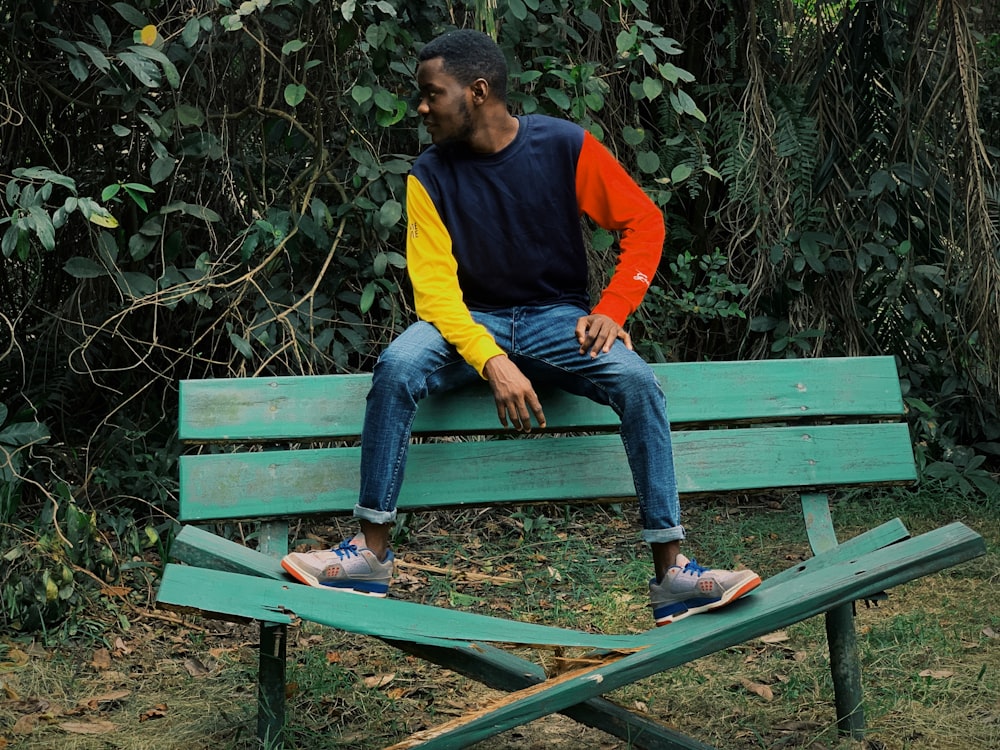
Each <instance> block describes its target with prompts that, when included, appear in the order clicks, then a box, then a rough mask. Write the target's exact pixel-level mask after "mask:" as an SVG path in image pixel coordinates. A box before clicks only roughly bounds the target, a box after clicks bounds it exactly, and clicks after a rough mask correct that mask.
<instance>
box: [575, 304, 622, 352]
mask: <svg viewBox="0 0 1000 750" xmlns="http://www.w3.org/2000/svg"><path fill="white" fill-rule="evenodd" d="M616 339H621V340H622V341H623V342H625V346H626V347H628V349H629V350H631V349H632V337H631V336H629V335H628V332H627V331H626V330H625V329H624V328H622V327H621V326H620V325H618V324H617V323H616V322H615V321H613V320H612V319H611V318H609V317H608V316H607V315H600V314H594V313H591V314H590V315H584V316H583V317H582V318H580V319H579V320H578V321H577V322H576V340H577V341H578V342H579V343H580V354H588V353H589V354H590V356H591V358H592V359H593V358H596V357H597V356H598V355H599V354H607V353H608V352H610V351H611V346H612V345H613V344H614V343H615V340H616Z"/></svg>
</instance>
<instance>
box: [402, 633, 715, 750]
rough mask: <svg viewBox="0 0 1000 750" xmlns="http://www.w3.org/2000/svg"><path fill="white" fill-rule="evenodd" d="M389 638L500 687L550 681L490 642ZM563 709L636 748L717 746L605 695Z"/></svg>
mask: <svg viewBox="0 0 1000 750" xmlns="http://www.w3.org/2000/svg"><path fill="white" fill-rule="evenodd" d="M386 642H387V643H389V644H390V645H392V646H395V647H396V648H398V649H400V650H401V651H405V652H406V653H408V654H411V655H413V656H417V657H419V658H421V659H424V660H426V661H430V662H433V663H435V664H438V665H439V666H442V667H444V668H446V669H450V670H452V671H453V672H458V673H459V674H462V675H464V676H466V677H470V678H472V679H474V680H477V681H478V682H482V683H483V684H484V685H487V686H488V687H492V688H494V689H496V690H506V691H513V690H521V689H523V688H526V687H530V686H532V685H537V684H539V683H541V682H544V681H545V678H546V676H545V672H544V670H543V669H542V668H541V667H540V666H538V665H537V664H535V663H534V662H530V661H527V660H526V659H522V658H520V657H518V656H514V655H513V654H511V653H509V652H507V651H504V650H502V649H498V648H495V647H494V646H491V645H489V644H488V643H474V644H472V645H471V646H459V647H456V648H443V647H441V646H427V645H424V644H417V643H409V642H407V641H392V640H388V639H386ZM560 713H562V714H564V715H565V716H568V717H569V718H571V719H573V720H575V721H577V722H579V723H581V724H583V725H585V726H588V727H593V728H594V729H600V730H601V731H604V732H607V733H608V734H611V735H613V736H615V737H619V738H620V739H622V740H625V742H627V743H628V745H627V746H628V747H629V748H633V749H634V750H715V749H714V748H713V747H712V746H711V745H706V744H705V743H704V742H700V741H699V740H696V739H694V738H692V737H688V736H686V735H683V734H681V733H680V732H677V731H675V730H673V729H671V728H670V727H667V726H665V725H663V724H660V723H659V722H657V721H654V720H653V719H650V718H649V717H648V716H645V715H643V714H639V713H636V712H635V711H630V710H629V709H627V708H624V707H623V706H619V705H618V704H617V703H613V702H611V701H609V700H606V699H604V698H591V699H589V700H586V701H584V702H583V703H580V704H577V705H575V706H570V707H568V708H565V709H563V710H562V711H560Z"/></svg>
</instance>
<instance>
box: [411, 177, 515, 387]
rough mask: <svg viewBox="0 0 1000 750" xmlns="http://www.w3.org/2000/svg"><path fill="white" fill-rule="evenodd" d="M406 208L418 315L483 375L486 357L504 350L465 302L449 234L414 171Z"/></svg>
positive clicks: (491, 356)
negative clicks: (471, 312) (470, 311)
mask: <svg viewBox="0 0 1000 750" xmlns="http://www.w3.org/2000/svg"><path fill="white" fill-rule="evenodd" d="M406 214H407V220H408V224H407V232H406V265H407V268H408V270H409V273H410V281H411V282H412V284H413V301H414V304H415V305H416V308H417V315H418V316H419V317H420V319H421V320H426V321H427V322H428V323H431V324H433V325H434V327H435V328H437V329H438V331H440V332H441V335H442V336H444V338H445V341H447V342H448V343H450V344H452V345H453V346H454V347H455V348H456V349H458V353H459V354H460V355H461V356H462V358H463V359H464V360H465V361H466V362H468V363H469V364H470V365H472V366H473V367H475V368H476V372H478V373H479V375H480V376H482V375H483V367H485V366H486V362H487V360H489V359H491V358H493V357H495V356H497V355H499V354H504V351H503V349H501V348H500V347H499V346H497V343H496V341H494V339H493V337H492V336H491V335H490V333H489V332H488V331H487V330H486V329H485V328H484V327H483V326H481V325H480V324H478V323H476V322H475V321H474V320H473V319H472V315H471V314H470V313H469V308H468V307H466V306H465V301H464V299H463V297H462V289H461V287H460V286H459V285H458V264H457V263H456V261H455V256H454V255H453V254H452V252H451V236H450V235H449V234H448V230H447V229H446V228H445V226H444V222H442V221H441V217H440V215H438V212H437V208H435V206H434V203H433V202H432V201H431V199H430V196H429V195H427V191H426V190H425V189H424V186H423V185H421V184H420V181H419V180H418V179H417V178H415V177H414V176H413V175H410V176H409V177H407V179H406Z"/></svg>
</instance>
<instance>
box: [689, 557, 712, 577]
mask: <svg viewBox="0 0 1000 750" xmlns="http://www.w3.org/2000/svg"><path fill="white" fill-rule="evenodd" d="M684 572H685V573H694V574H695V575H696V576H701V574H702V573H707V572H708V568H703V567H701V566H700V565H699V564H698V563H696V562H695V561H694V560H688V564H687V565H685V566H684Z"/></svg>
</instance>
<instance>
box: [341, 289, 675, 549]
mask: <svg viewBox="0 0 1000 750" xmlns="http://www.w3.org/2000/svg"><path fill="white" fill-rule="evenodd" d="M586 314H587V313H586V311H584V310H581V309H580V308H578V307H576V306H573V305H565V304H563V305H550V306H544V307H515V308H511V309H507V310H500V311H492V312H473V313H472V316H473V318H474V319H475V320H476V322H477V323H481V324H482V325H484V326H485V327H486V329H487V330H488V331H489V332H490V334H492V336H493V337H494V339H495V340H496V342H497V344H498V345H499V346H500V348H501V349H503V350H504V351H505V352H507V354H508V356H509V357H510V358H511V360H512V361H513V362H514V363H515V364H516V365H517V366H518V367H519V368H520V369H521V371H522V372H523V373H524V374H525V376H526V377H527V378H528V379H529V380H531V382H532V383H533V384H534V385H535V386H536V387H538V386H539V385H543V384H545V385H554V386H556V387H559V388H561V389H563V390H565V391H569V392H570V393H574V394H577V395H580V396H586V397H587V398H590V399H592V400H594V401H596V402H598V403H600V404H606V405H610V406H611V408H612V409H614V411H615V412H616V413H617V414H618V416H619V417H620V418H621V423H622V424H621V438H622V443H623V444H624V446H625V454H626V456H627V458H628V463H629V467H630V469H631V471H632V479H633V481H634V483H635V490H636V496H637V497H638V500H639V514H640V521H641V523H642V528H643V532H642V538H643V539H644V540H646V541H647V542H653V543H657V542H671V541H675V540H679V539H683V538H684V528H683V527H682V526H681V525H680V503H679V502H678V499H677V483H676V480H675V477H674V461H673V449H672V446H671V442H670V423H669V421H668V419H667V411H666V399H665V397H664V395H663V391H662V390H661V389H660V385H659V383H658V382H657V380H656V377H655V376H654V375H653V371H652V370H651V369H650V367H649V365H647V364H646V363H645V362H644V361H643V359H642V358H641V357H640V356H639V355H638V354H636V353H635V352H633V351H630V350H629V349H628V348H626V346H625V345H624V343H622V342H621V341H616V342H615V344H614V346H613V347H612V348H611V351H610V352H608V353H607V354H601V355H599V356H598V357H597V358H596V359H593V358H591V357H590V355H589V353H587V354H581V353H580V345H579V343H577V341H576V336H575V334H574V331H575V328H576V323H577V320H578V319H579V318H580V317H581V316H583V315H586ZM477 380H481V378H480V377H479V374H478V373H477V372H476V371H475V369H474V368H473V367H472V366H471V365H469V364H468V363H467V362H466V361H465V360H463V359H462V358H461V357H460V356H459V355H458V353H457V352H456V351H455V348H454V347H453V346H451V345H450V344H449V343H448V342H447V341H445V340H444V338H442V336H441V334H440V333H438V330H437V328H435V327H434V326H433V325H431V324H430V323H426V322H423V321H419V322H417V323H414V324H413V325H412V326H410V327H409V328H407V329H406V330H405V331H404V332H403V333H402V334H401V335H400V336H399V337H398V338H396V339H395V340H394V341H393V342H392V343H391V344H390V345H389V346H388V347H386V349H385V351H383V352H382V356H380V357H379V360H378V362H377V363H376V365H375V368H374V371H373V373H372V388H371V391H370V392H369V394H368V401H367V407H366V410H365V422H364V427H363V432H362V435H361V493H360V498H359V500H358V504H357V506H355V509H354V515H355V516H356V517H358V518H361V519H364V520H367V521H370V522H372V523H377V524H384V523H391V522H392V521H393V520H395V517H396V501H397V499H398V497H399V489H400V485H401V484H402V482H403V473H404V469H405V466H406V456H407V451H408V449H409V444H410V428H411V426H412V424H413V418H414V416H415V415H416V412H417V404H418V403H419V401H420V399H422V398H424V397H425V396H427V395H429V394H431V393H440V392H443V391H448V390H451V389H453V388H457V387H459V386H462V385H465V384H468V383H472V382H475V381H477ZM542 408H543V409H544V408H545V404H542Z"/></svg>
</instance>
